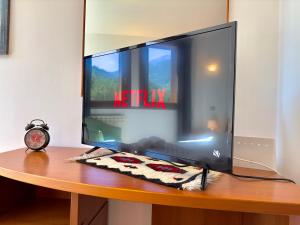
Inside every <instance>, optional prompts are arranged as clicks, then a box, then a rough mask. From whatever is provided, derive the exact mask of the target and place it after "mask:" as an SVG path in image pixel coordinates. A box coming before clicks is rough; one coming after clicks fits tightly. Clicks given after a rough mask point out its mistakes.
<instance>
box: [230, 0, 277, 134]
mask: <svg viewBox="0 0 300 225" xmlns="http://www.w3.org/2000/svg"><path fill="white" fill-rule="evenodd" d="M278 6H279V4H278V1H277V0H251V1H250V0H230V20H231V21H235V20H236V21H238V34H237V70H236V74H237V77H236V107H235V134H236V135H238V136H246V137H263V138H275V129H276V94H277V77H278Z"/></svg>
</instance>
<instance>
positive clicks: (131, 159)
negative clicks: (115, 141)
mask: <svg viewBox="0 0 300 225" xmlns="http://www.w3.org/2000/svg"><path fill="white" fill-rule="evenodd" d="M111 158H112V159H113V160H115V161H117V162H121V163H133V164H141V163H143V161H141V160H139V159H137V158H134V157H127V156H113V157H111Z"/></svg>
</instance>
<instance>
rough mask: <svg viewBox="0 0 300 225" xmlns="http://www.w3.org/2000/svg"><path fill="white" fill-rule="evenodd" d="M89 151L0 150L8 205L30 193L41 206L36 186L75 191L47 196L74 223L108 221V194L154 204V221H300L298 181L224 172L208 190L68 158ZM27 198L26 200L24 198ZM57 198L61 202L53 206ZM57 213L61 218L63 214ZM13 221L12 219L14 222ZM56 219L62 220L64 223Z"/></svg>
mask: <svg viewBox="0 0 300 225" xmlns="http://www.w3.org/2000/svg"><path fill="white" fill-rule="evenodd" d="M85 150H86V149H82V148H66V147H49V148H48V149H47V153H43V152H30V153H29V154H25V152H24V149H18V150H13V151H9V152H4V153H1V154H0V176H2V177H3V178H2V179H3V182H4V183H3V182H2V184H4V186H3V185H2V190H1V196H3V197H4V199H5V198H8V196H10V197H9V198H8V200H7V201H6V203H7V207H6V208H7V209H9V208H10V207H9V206H12V207H15V206H14V203H16V204H20V199H27V200H28V196H35V197H34V199H37V200H36V201H30V202H33V203H30V204H29V203H27V205H26V208H27V209H28V208H30V206H32V207H33V208H34V207H35V208H39V207H37V205H38V204H39V202H41V201H42V202H43V201H44V199H43V198H36V196H37V194H36V193H37V192H38V193H43V191H41V189H37V188H36V187H44V188H49V189H52V190H59V191H64V192H63V193H71V194H70V199H69V198H68V197H66V196H67V194H61V196H65V197H62V198H59V199H60V200H58V199H57V200H55V201H54V200H53V201H51V200H49V198H48V201H51V204H53V208H54V209H53V213H56V211H59V210H57V209H59V207H61V208H63V207H64V205H70V213H69V214H68V215H67V219H65V221H67V222H66V223H68V222H69V218H70V223H71V224H72V225H74V224H81V223H82V222H86V224H88V223H89V224H106V223H107V222H106V221H107V211H108V208H107V200H106V199H119V200H125V201H135V202H143V203H149V204H153V208H152V224H153V225H175V224H176V225H177V224H178V225H179V224H184V225H196V224H197V225H220V224H225V225H287V224H294V225H296V224H300V220H299V215H300V186H298V185H294V184H291V183H283V182H272V181H253V180H251V181H250V180H241V179H238V178H235V177H232V176H230V175H227V174H224V175H222V176H221V178H219V179H218V180H217V181H216V182H215V183H214V184H210V185H208V187H207V189H206V191H204V192H200V191H180V190H176V189H174V188H169V187H165V186H162V185H158V184H154V183H150V182H146V181H143V180H139V179H136V178H132V177H129V176H126V175H122V174H119V173H115V172H111V171H108V170H103V169H99V168H94V167H91V166H88V165H84V164H80V163H75V162H68V161H66V160H65V159H67V158H69V157H72V156H77V155H79V154H81V153H83V152H84V151H85ZM235 172H239V173H243V174H252V175H259V176H270V177H275V176H276V174H275V173H273V172H270V171H262V170H254V169H246V168H235ZM7 178H9V179H7ZM12 180H15V181H19V182H13V181H12ZM24 183H26V184H27V185H25V184H24ZM28 184H30V185H28ZM5 187H6V188H5ZM20 187H21V188H20ZM3 189H4V190H5V191H3ZM37 190H39V191H37ZM47 190H48V189H47ZM44 192H45V191H44ZM30 193H31V194H30ZM49 193H50V192H49V190H48V192H47V194H46V196H48V197H49V196H50V197H53V196H56V197H57V196H59V195H58V194H53V193H52V194H49ZM40 195H41V194H40ZM1 196H0V197H1ZM16 196H19V197H18V198H17V200H16V199H14V198H16ZM44 196H45V194H44ZM56 197H55V198H56ZM2 199H3V198H2ZM41 199H42V200H41ZM27 200H26V201H27ZM26 201H25V200H23V202H26ZM56 201H57V202H61V203H58V206H55V202H56ZM2 202H3V201H2ZM2 202H1V203H2ZM4 202H5V201H4ZM51 204H50V205H51ZM3 208H4V205H3V203H2V205H1V207H0V212H4V211H5V209H3ZM55 210H56V211H55ZM60 211H61V210H60ZM10 213H12V211H10ZM39 213H40V214H41V213H43V211H37V213H32V214H33V215H32V216H33V217H34V216H36V214H39ZM18 215H19V213H18V210H13V213H12V215H11V216H6V217H3V216H2V217H1V216H0V224H14V220H16V219H17V217H18ZM69 216H70V217H69ZM49 217H51V218H52V220H53V215H49ZM1 218H2V219H3V220H1ZM44 218H46V216H45V217H44ZM57 218H59V219H61V218H60V217H57ZM20 220H21V219H20ZM46 220H47V219H46ZM62 220H63V218H62ZM10 221H12V222H11V223H10ZM52 222H53V221H52ZM32 224H34V223H32ZM40 224H47V223H46V222H45V223H40ZM49 224H50V223H49ZM57 224H62V222H61V223H57Z"/></svg>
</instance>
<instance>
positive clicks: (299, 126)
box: [277, 0, 300, 183]
mask: <svg viewBox="0 0 300 225" xmlns="http://www.w3.org/2000/svg"><path fill="white" fill-rule="evenodd" d="M299 12H300V1H298V0H281V1H280V43H279V48H280V54H279V59H280V76H279V82H278V84H279V92H278V100H279V104H278V129H277V131H278V132H277V163H278V168H279V170H280V171H281V172H282V174H283V175H285V176H287V177H290V178H292V179H295V180H296V181H297V182H298V183H300V173H299V169H300V167H299V157H300V151H299V146H300V138H299V135H300V74H299V71H300V64H299V58H300V30H299V27H300V14H299Z"/></svg>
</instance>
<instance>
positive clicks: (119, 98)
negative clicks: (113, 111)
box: [114, 89, 166, 109]
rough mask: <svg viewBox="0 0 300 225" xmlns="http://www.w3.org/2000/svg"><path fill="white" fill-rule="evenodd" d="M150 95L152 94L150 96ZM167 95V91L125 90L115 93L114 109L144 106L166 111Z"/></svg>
mask: <svg viewBox="0 0 300 225" xmlns="http://www.w3.org/2000/svg"><path fill="white" fill-rule="evenodd" d="M149 93H150V94H151V95H150V96H149ZM165 95H166V89H152V90H151V91H148V90H123V91H120V92H115V95H114V107H115V108H126V107H130V106H140V105H143V106H144V107H145V108H156V109H165V108H166V105H165ZM149 97H150V98H149ZM130 100H131V101H130ZM130 104H131V105H130Z"/></svg>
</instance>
